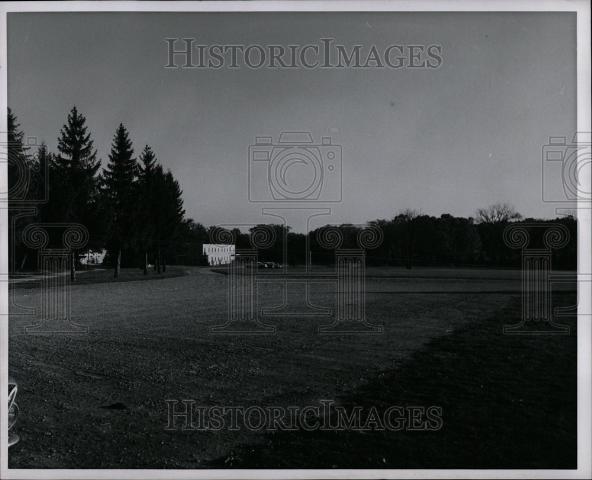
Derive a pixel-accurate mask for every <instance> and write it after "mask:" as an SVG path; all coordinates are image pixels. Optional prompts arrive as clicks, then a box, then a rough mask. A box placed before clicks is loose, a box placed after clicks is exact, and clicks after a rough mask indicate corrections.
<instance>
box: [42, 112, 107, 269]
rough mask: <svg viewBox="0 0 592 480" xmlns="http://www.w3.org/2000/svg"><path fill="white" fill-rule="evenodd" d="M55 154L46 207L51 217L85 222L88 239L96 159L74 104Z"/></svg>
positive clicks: (92, 217)
mask: <svg viewBox="0 0 592 480" xmlns="http://www.w3.org/2000/svg"><path fill="white" fill-rule="evenodd" d="M58 152H59V153H58V154H57V155H56V156H55V157H52V159H51V171H52V175H51V183H50V191H49V203H50V205H49V210H50V211H51V215H52V216H53V221H57V222H74V223H80V224H82V225H84V226H86V227H87V228H88V230H89V232H90V236H91V239H92V238H93V236H94V234H95V233H96V232H95V231H93V230H94V228H93V227H94V226H95V225H96V206H97V196H98V177H97V172H98V170H99V168H100V165H101V164H100V161H98V160H97V151H96V149H95V148H94V143H93V141H92V139H91V135H90V133H89V132H88V127H87V126H86V118H85V117H84V116H83V115H82V114H80V113H79V112H78V109H77V108H76V107H75V106H74V107H72V110H70V113H69V114H68V119H67V122H66V124H65V125H64V126H63V127H62V129H61V131H60V136H59V137H58ZM71 253H72V259H71V265H70V276H71V279H72V281H74V280H75V279H76V261H77V252H71Z"/></svg>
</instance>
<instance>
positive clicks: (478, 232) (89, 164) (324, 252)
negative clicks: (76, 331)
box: [8, 107, 577, 278]
mask: <svg viewBox="0 0 592 480" xmlns="http://www.w3.org/2000/svg"><path fill="white" fill-rule="evenodd" d="M31 150H32V149H31V147H30V146H29V145H28V142H27V141H26V139H25V135H24V132H23V131H22V130H21V129H20V126H19V124H18V121H17V118H16V116H15V115H14V114H13V113H12V112H11V111H10V110H9V112H8V154H9V158H8V160H9V161H8V182H9V203H10V207H11V208H10V209H9V215H10V217H9V221H10V230H11V233H12V234H11V235H10V238H9V241H10V249H11V255H10V257H9V262H10V269H11V270H10V271H11V272H18V271H23V270H35V269H37V268H38V265H37V252H36V251H34V250H33V249H31V248H29V247H27V245H25V243H24V242H23V235H22V233H23V229H24V228H25V227H26V226H27V225H28V224H31V223H42V224H44V223H45V224H51V225H60V224H62V225H68V224H72V223H77V224H81V225H84V227H86V229H87V230H88V241H87V243H86V245H85V247H84V251H70V254H71V259H72V261H71V262H70V266H71V269H72V271H71V274H72V277H73V278H74V276H75V275H74V274H75V269H76V267H77V265H78V264H79V262H80V257H81V256H82V255H84V254H85V253H86V251H88V250H94V251H100V250H102V249H105V250H106V251H107V255H106V257H105V260H104V262H103V263H104V264H105V265H108V266H111V267H113V270H114V275H115V276H116V277H117V276H118V275H119V271H120V268H121V267H122V266H123V267H138V268H142V269H143V270H144V273H147V271H148V265H149V264H152V265H154V269H155V271H157V272H161V271H164V270H166V265H167V264H178V265H207V258H205V257H204V256H203V255H202V245H203V244H204V243H231V244H234V245H236V248H237V249H238V250H240V249H252V248H256V249H257V250H258V254H259V258H260V260H261V261H264V262H266V261H273V262H277V263H281V264H288V265H303V264H305V263H306V262H307V257H308V260H309V261H311V262H312V263H313V264H322V265H329V264H332V263H333V262H334V261H335V250H336V249H337V248H341V249H351V248H354V249H355V248H360V246H361V245H360V235H363V233H362V227H360V226H356V225H349V224H344V225H339V226H324V227H321V228H318V229H317V230H315V231H312V232H309V233H308V234H301V233H295V232H292V231H290V227H286V226H282V225H258V226H255V227H253V228H252V229H251V230H250V231H249V232H242V231H240V230H238V229H235V230H231V231H227V230H223V229H220V228H217V227H205V226H203V225H201V224H200V223H196V222H194V221H193V220H192V219H188V218H185V217H184V215H185V212H184V209H183V199H182V191H181V188H180V186H179V183H178V182H177V181H176V180H175V178H174V177H173V175H172V173H171V172H170V171H168V170H167V171H165V169H164V168H163V167H162V165H161V164H160V163H159V162H158V160H157V158H156V155H155V153H154V152H153V151H152V149H151V148H150V146H148V145H146V146H145V147H144V148H143V149H142V151H141V152H140V154H139V156H138V157H136V156H135V155H134V147H133V144H132V141H131V139H130V135H129V132H128V131H127V129H126V128H125V126H124V125H122V124H120V125H119V126H118V127H117V128H116V129H115V133H114V136H113V142H112V144H111V150H110V153H109V156H108V160H107V162H106V164H105V165H104V168H102V169H101V161H100V159H98V158H97V151H96V149H95V147H94V143H93V140H92V137H91V133H90V132H89V131H88V127H87V125H86V119H85V117H84V116H83V115H82V114H81V113H80V112H79V111H78V110H77V109H76V107H74V108H72V110H71V111H70V113H69V114H68V117H67V119H66V122H65V124H64V126H63V128H62V129H61V131H60V132H59V136H58V144H57V152H50V151H49V150H48V148H47V146H46V145H45V144H41V145H39V146H38V147H36V151H31ZM32 206H34V207H35V208H32ZM511 222H513V223H516V224H521V225H523V226H524V227H525V228H527V229H529V230H530V231H531V244H530V245H529V247H530V248H537V247H543V246H544V245H543V241H542V233H541V231H542V230H544V229H540V228H536V226H537V225H542V224H548V223H558V224H561V225H563V226H564V227H565V228H564V230H565V231H567V232H568V237H569V241H568V242H567V244H566V245H565V246H563V247H562V248H558V249H556V250H554V251H553V262H554V268H566V269H567V268H570V269H571V268H575V267H576V259H577V243H576V239H577V224H576V220H575V218H574V217H573V216H565V217H562V218H557V219H555V220H539V219H530V218H529V219H522V217H521V215H520V214H519V213H518V212H516V211H515V210H514V209H513V208H512V207H511V206H509V205H507V204H496V205H492V206H490V207H487V208H483V209H479V210H478V211H477V212H476V215H475V217H474V218H473V217H470V218H465V217H455V216H453V215H449V214H443V215H441V216H439V217H435V216H430V215H423V214H420V213H419V212H416V211H413V210H403V211H401V212H400V213H398V214H397V215H395V216H394V217H393V218H391V219H378V220H375V221H372V222H369V224H368V227H370V229H371V231H372V232H374V234H376V238H375V239H373V242H371V243H373V244H372V245H371V247H372V248H368V249H367V250H366V255H367V263H368V264H369V265H393V266H405V267H407V268H412V267H413V266H490V267H519V266H520V259H521V252H520V250H517V249H512V248H510V247H509V246H507V245H506V242H505V241H504V229H505V228H506V226H507V225H508V224H509V223H511ZM49 234H50V235H51V236H52V237H51V238H50V244H51V245H50V246H51V247H52V248H64V246H63V238H62V236H61V233H60V232H59V229H58V230H56V231H53V230H51V229H50V232H49ZM253 240H256V241H255V242H253Z"/></svg>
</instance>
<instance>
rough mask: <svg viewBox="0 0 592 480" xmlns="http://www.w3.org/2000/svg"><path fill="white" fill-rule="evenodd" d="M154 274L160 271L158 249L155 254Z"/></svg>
mask: <svg viewBox="0 0 592 480" xmlns="http://www.w3.org/2000/svg"><path fill="white" fill-rule="evenodd" d="M156 273H161V270H160V248H159V249H158V251H157V252H156Z"/></svg>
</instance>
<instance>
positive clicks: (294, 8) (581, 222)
mask: <svg viewBox="0 0 592 480" xmlns="http://www.w3.org/2000/svg"><path fill="white" fill-rule="evenodd" d="M105 11H113V12H269V11H272V12H273V11H276V12H322V11H328V12H356V11H359V12H372V11H381V12H432V11H438V12H545V11H547V12H573V13H575V14H576V17H577V131H578V132H590V131H592V124H591V113H590V109H591V107H590V106H591V104H592V99H591V93H590V91H591V83H590V43H591V42H590V39H591V38H590V4H589V2H588V1H587V0H540V1H537V0H415V1H410V0H400V1H399V0H392V1H372V0H370V1H337V0H329V1H299V2H298V1H253V2H250V1H245V2H241V1H230V2H223V1H220V2H190V1H174V2H163V1H106V2H91V1H82V2H79V1H72V2H6V3H2V4H0V111H2V112H7V99H8V91H7V14H8V13H11V12H105ZM8 68H9V66H8ZM0 132H2V133H0V143H1V142H6V132H7V115H6V114H4V115H0ZM586 181H587V184H586V183H583V185H582V188H583V191H586V192H589V191H591V188H590V182H591V179H590V178H588V179H586ZM7 184H8V182H7V168H6V163H2V164H1V165H0V191H7ZM583 203H585V201H584V200H582V199H579V200H578V207H583V208H578V274H592V222H591V217H592V209H591V208H590V204H589V203H590V202H589V201H588V203H587V204H586V205H583ZM0 272H1V273H0V478H2V479H46V478H47V479H74V478H85V479H114V478H122V479H169V478H175V479H193V478H208V479H234V478H241V479H313V478H314V479H338V478H369V479H384V478H558V479H567V478H583V479H584V478H592V450H591V445H592V417H591V414H590V410H591V406H592V389H591V385H592V355H591V350H592V325H591V322H590V319H589V318H588V317H586V316H584V315H583V312H590V311H592V291H591V290H590V284H589V282H588V283H580V285H578V329H577V332H578V337H577V346H578V347H577V348H578V364H577V365H578V367H577V368H578V372H577V375H578V416H577V418H578V422H577V425H578V433H577V437H578V439H577V440H578V457H577V462H578V463H577V465H578V468H577V469H575V470H527V469H519V470H516V469H503V470H496V469H487V470H472V469H355V470H348V469H331V470H316V469H283V470H279V469H264V470H256V469H252V470H245V469H200V470H164V469H163V470H148V469H133V470H124V469H104V470H93V469H85V470H78V469H9V468H8V429H7V428H6V427H7V425H8V408H7V407H8V304H9V301H8V300H9V299H8V274H7V273H4V272H8V210H7V209H6V208H5V207H2V206H1V205H0Z"/></svg>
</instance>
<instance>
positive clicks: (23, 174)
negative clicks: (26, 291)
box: [6, 108, 33, 272]
mask: <svg viewBox="0 0 592 480" xmlns="http://www.w3.org/2000/svg"><path fill="white" fill-rule="evenodd" d="M24 137H25V133H24V132H23V131H22V130H21V126H20V124H19V123H18V119H17V117H16V115H15V114H14V113H13V112H12V110H11V109H10V108H9V109H8V132H7V140H8V145H7V152H6V155H7V160H8V162H7V174H8V178H7V180H8V185H7V187H8V195H7V197H8V203H9V210H8V214H9V220H8V222H9V225H10V227H11V228H10V232H9V233H10V234H9V238H8V242H9V251H10V255H9V257H8V268H9V271H11V272H13V271H15V270H21V269H22V268H23V267H24V265H25V263H26V261H27V249H26V248H25V247H24V245H23V242H22V230H23V225H20V224H19V223H18V222H17V221H15V219H16V218H17V217H18V215H19V208H18V206H19V202H22V201H25V200H27V199H29V198H31V197H32V194H31V192H29V190H30V186H31V172H32V170H33V169H32V166H33V165H32V159H31V158H30V156H29V153H28V150H29V149H28V147H27V146H26V145H25V144H24Z"/></svg>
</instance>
